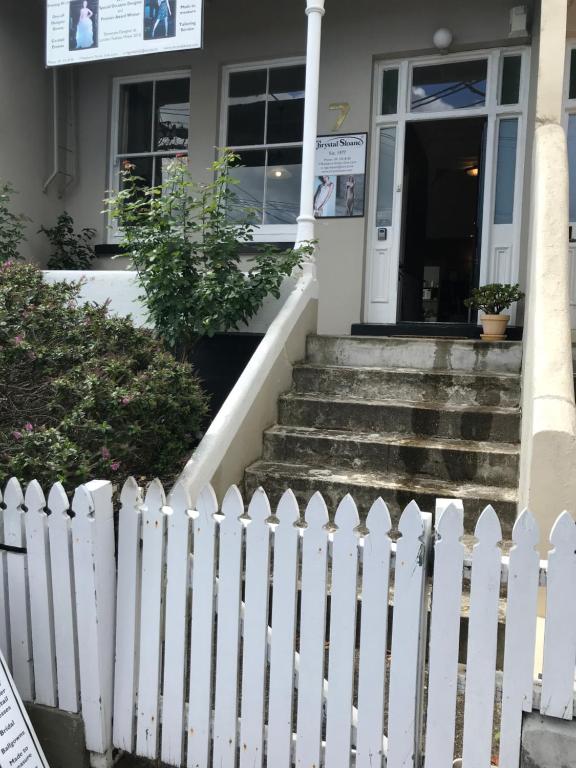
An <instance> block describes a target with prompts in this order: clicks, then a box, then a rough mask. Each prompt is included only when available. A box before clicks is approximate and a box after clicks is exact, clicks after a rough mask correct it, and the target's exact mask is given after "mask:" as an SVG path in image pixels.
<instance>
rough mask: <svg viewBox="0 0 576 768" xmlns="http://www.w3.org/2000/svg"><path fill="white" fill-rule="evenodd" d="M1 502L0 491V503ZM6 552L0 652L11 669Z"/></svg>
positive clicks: (2, 556) (0, 557)
mask: <svg viewBox="0 0 576 768" xmlns="http://www.w3.org/2000/svg"><path fill="white" fill-rule="evenodd" d="M2 501H3V496H2V492H1V491H0V502H2ZM0 542H1V543H2V544H4V543H5V539H4V515H3V514H2V511H1V510H0ZM6 568H7V566H6V552H4V551H3V550H0V651H1V652H2V655H3V656H4V659H5V660H6V664H8V667H9V669H11V668H12V649H11V647H10V603H9V599H8V574H7V571H6Z"/></svg>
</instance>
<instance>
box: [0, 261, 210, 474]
mask: <svg viewBox="0 0 576 768" xmlns="http://www.w3.org/2000/svg"><path fill="white" fill-rule="evenodd" d="M79 288H80V283H65V282H62V283H56V284H54V285H49V284H48V283H45V282H44V281H43V279H42V274H41V272H40V271H39V270H37V269H36V268H35V267H32V266H30V265H23V264H16V263H13V262H7V263H5V264H3V265H2V266H1V267H0V475H2V476H3V480H5V479H6V478H8V477H9V476H11V475H14V476H16V477H18V478H20V479H21V480H23V481H28V480H31V479H32V478H37V479H38V480H39V481H40V482H43V483H46V484H47V483H52V482H55V481H56V480H60V481H62V482H64V483H65V484H66V485H67V487H73V486H74V485H76V484H78V483H81V482H85V481H86V480H89V479H92V478H104V479H107V478H110V479H113V478H114V477H116V476H119V475H123V476H125V475H128V474H132V475H135V476H138V477H145V478H151V477H154V476H159V477H160V478H162V479H163V480H164V481H166V482H169V481H170V480H172V479H173V478H174V476H175V475H176V474H177V473H178V472H179V470H180V469H181V467H182V465H183V462H184V461H185V459H186V458H187V455H188V454H189V452H190V450H191V449H192V448H193V447H194V445H195V443H196V442H197V439H198V431H199V429H200V427H201V424H202V420H203V417H204V414H205V413H206V402H205V397H204V395H203V393H202V391H201V389H200V386H199V383H198V381H197V379H196V378H195V377H194V374H193V371H192V369H191V367H190V366H189V365H187V364H182V363H178V362H176V361H175V360H174V358H173V357H172V355H170V354H169V353H167V352H164V351H163V350H162V349H161V346H160V344H159V342H158V341H157V340H156V339H155V338H154V336H153V335H152V334H151V332H149V331H147V330H144V329H140V328H136V327H135V326H134V325H133V323H132V321H131V320H130V319H127V318H116V317H111V316H109V314H108V309H107V306H105V305H104V306H97V305H93V304H92V305H81V304H79V303H78V301H77V298H78V293H79Z"/></svg>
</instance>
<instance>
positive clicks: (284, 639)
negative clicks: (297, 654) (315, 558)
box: [267, 490, 300, 768]
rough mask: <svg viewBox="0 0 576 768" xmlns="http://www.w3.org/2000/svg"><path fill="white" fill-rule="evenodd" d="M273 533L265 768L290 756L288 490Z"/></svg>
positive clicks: (293, 556)
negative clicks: (268, 696)
mask: <svg viewBox="0 0 576 768" xmlns="http://www.w3.org/2000/svg"><path fill="white" fill-rule="evenodd" d="M276 516H277V517H278V520H279V525H278V526H277V528H276V530H275V532H274V573H273V580H272V638H271V647H270V698H269V708H268V741H267V766H268V768H289V766H290V765H291V754H292V726H293V716H292V707H293V703H294V651H295V642H296V608H297V584H298V543H299V539H300V533H299V529H298V528H297V527H295V523H296V522H297V521H298V520H299V519H300V510H299V508H298V502H297V501H296V497H295V496H294V494H293V492H292V491H290V490H288V491H286V492H285V493H284V494H283V495H282V498H281V499H280V503H279V504H278V509H277V511H276Z"/></svg>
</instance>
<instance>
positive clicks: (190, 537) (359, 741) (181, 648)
mask: <svg viewBox="0 0 576 768" xmlns="http://www.w3.org/2000/svg"><path fill="white" fill-rule="evenodd" d="M196 507H197V508H196V509H194V510H193V509H191V508H190V503H189V499H188V498H187V495H186V492H185V490H184V488H183V486H181V485H176V487H175V488H174V489H173V491H172V492H171V494H170V495H169V496H168V497H167V498H166V496H165V492H164V490H163V488H162V486H161V484H160V483H159V482H157V481H155V482H153V483H151V484H150V486H149V487H148V488H147V490H146V491H145V493H144V492H143V491H142V490H141V489H140V488H139V487H138V486H137V485H136V483H135V482H134V481H133V480H128V481H127V483H126V484H125V486H124V488H123V489H122V493H121V497H120V509H119V520H118V540H117V552H116V547H115V540H114V528H113V504H112V493H111V486H110V484H109V483H98V482H94V483H89V484H88V485H87V486H82V487H81V488H79V489H78V490H77V491H76V493H75V495H74V499H73V502H72V505H71V506H70V505H69V503H68V498H67V496H66V494H65V493H64V490H63V489H62V487H61V486H60V485H58V484H57V485H55V486H54V487H53V488H52V490H51V491H50V493H49V494H48V499H47V500H46V498H45V496H44V495H43V492H42V490H41V489H40V487H39V485H38V484H37V483H36V482H33V483H31V484H30V485H29V486H28V488H27V489H26V491H25V493H24V492H23V491H22V489H21V488H20V486H19V484H18V483H17V482H16V481H15V480H11V481H10V482H9V483H8V485H7V487H6V490H5V494H4V500H3V512H2V515H1V519H2V536H1V537H0V541H2V542H3V544H2V548H1V550H0V558H1V562H0V647H1V649H2V651H3V653H4V655H5V657H6V659H7V661H8V662H9V664H10V666H11V669H12V671H13V674H14V677H15V680H16V683H17V685H18V687H19V689H20V691H21V693H22V695H23V697H24V698H25V699H26V700H28V701H32V702H37V703H41V704H44V705H46V706H50V707H59V708H60V709H63V710H66V711H69V712H81V713H82V716H83V718H84V721H85V725H86V739H87V748H88V749H89V750H90V751H91V752H93V753H98V754H100V755H104V756H108V758H107V759H108V761H109V762H110V761H111V747H112V745H113V746H114V747H116V748H119V749H122V750H125V751H127V752H131V753H135V754H138V755H141V756H144V757H148V758H151V759H157V758H159V759H161V760H162V761H163V762H165V763H166V764H168V765H174V766H180V765H182V766H187V767H188V768H204V767H206V768H207V767H208V766H211V765H214V766H218V768H236V767H237V766H238V767H239V768H248V766H250V768H254V767H255V766H256V768H260V767H262V768H263V767H264V766H267V768H281V767H282V766H286V768H288V766H291V765H297V766H311V765H316V766H320V765H326V766H328V767H329V768H332V767H334V768H338V767H340V766H341V767H342V768H348V766H350V765H351V764H353V765H356V766H363V767H364V766H365V767H366V768H374V766H380V767H382V766H383V765H384V764H385V763H384V759H386V760H387V766H388V768H416V766H419V765H422V764H423V765H424V766H425V768H441V767H444V766H449V765H451V763H452V760H453V759H454V758H455V757H460V756H461V755H460V754H456V750H455V736H456V721H457V707H456V702H457V697H458V696H459V695H462V691H463V694H464V721H463V723H460V724H459V729H460V730H461V731H463V747H462V757H463V759H464V764H465V765H466V768H475V766H478V767H480V766H482V768H485V766H487V765H489V764H490V761H491V758H493V757H494V756H495V755H498V756H499V761H500V765H502V766H516V765H518V761H519V751H520V739H521V726H522V716H523V713H524V712H530V711H532V710H533V709H539V710H540V711H541V712H542V714H546V715H549V716H552V717H558V718H563V719H567V720H570V719H572V718H573V716H574V712H575V698H574V672H575V659H576V603H575V601H574V599H573V594H574V587H575V585H576V525H575V524H574V521H573V520H572V518H571V517H570V516H569V515H568V514H567V513H563V514H562V515H561V516H560V517H559V518H558V520H557V522H556V525H555V526H554V529H553V531H552V534H551V537H550V539H551V551H550V556H549V559H548V561H540V560H539V557H538V554H537V552H536V549H535V547H536V545H537V543H538V529H537V526H536V523H535V521H534V519H533V517H532V516H531V515H530V513H529V512H527V511H526V512H524V513H522V515H521V516H520V517H519V518H518V520H517V521H516V524H515V526H514V531H513V546H512V549H511V550H510V553H509V555H506V556H504V555H503V552H502V549H501V546H500V539H501V529H500V523H499V521H498V517H497V515H496V513H495V511H494V510H493V509H492V508H491V507H487V508H486V509H485V510H484V512H483V513H482V515H481V516H480V518H479V519H478V522H477V525H476V530H475V544H474V547H473V550H472V552H470V553H467V552H466V550H465V546H464V544H463V543H462V540H461V537H462V534H463V513H462V509H461V508H460V509H459V508H457V507H456V506H454V505H451V506H448V508H447V509H446V510H445V511H444V512H443V514H442V515H441V517H440V518H439V519H438V520H437V521H436V526H435V531H434V532H433V531H432V526H431V522H432V521H431V515H430V514H427V513H424V512H421V511H420V509H419V508H418V506H417V505H416V504H415V503H414V502H412V503H411V504H409V505H408V507H406V509H405V510H404V512H403V514H402V516H401V518H400V520H399V523H398V526H397V530H398V534H396V533H394V529H393V526H392V522H391V519H390V514H389V512H388V509H387V507H386V505H385V503H384V502H383V501H382V500H381V499H379V500H377V501H376V502H375V503H374V505H373V507H372V509H371V510H370V512H369V514H368V516H367V518H366V520H365V522H364V523H361V522H360V517H359V514H358V510H357V508H356V505H355V503H354V500H353V499H352V497H350V496H346V497H345V498H344V499H343V500H342V502H341V503H340V505H339V507H338V509H337V510H335V511H334V510H328V509H327V507H326V504H325V502H324V500H323V498H322V497H321V496H320V494H315V495H314V496H313V497H312V498H311V500H310V502H309V503H308V505H307V506H306V508H305V509H300V508H299V506H298V503H297V501H296V499H295V497H294V494H293V493H292V492H291V491H287V492H286V493H285V494H284V496H283V498H282V500H281V501H280V503H279V505H278V507H277V508H276V509H271V507H270V504H269V501H268V498H267V497H266V494H265V493H264V492H263V491H262V490H259V491H257V492H256V493H255V494H254V496H253V497H252V499H251V500H250V502H249V504H248V505H247V506H246V505H245V502H244V500H243V499H242V496H241V494H240V492H239V490H238V489H237V488H236V487H232V488H230V490H229V491H228V493H227V494H226V497H225V498H224V500H223V501H222V504H221V505H219V504H218V501H217V499H216V496H215V494H214V492H213V490H212V488H211V487H210V486H208V487H207V488H205V489H204V491H203V492H202V493H201V494H200V496H199V498H198V502H197V505H196ZM115 558H116V563H117V583H116V568H115V563H114V559H115ZM463 589H465V590H466V592H469V610H468V611H467V615H468V632H467V649H466V653H465V656H466V667H465V673H464V672H463V668H462V667H460V666H459V658H460V657H461V656H462V651H461V650H460V645H461V639H462V638H461V631H462V593H463ZM539 589H546V590H547V595H546V597H547V617H546V631H545V644H544V658H543V669H542V679H541V680H537V681H534V679H533V678H534V674H533V669H534V654H535V637H536V631H535V630H536V615H537V597H538V590H539ZM392 606H393V611H392V610H391V608H392ZM503 613H505V630H504V644H503V664H500V666H501V667H502V669H500V670H498V669H497V667H498V666H499V665H498V662H497V658H498V656H497V650H498V627H499V624H500V626H502V622H503V621H504V619H503V617H502V614H503ZM501 655H502V654H501ZM113 666H114V670H113V669H112V668H113ZM426 673H427V685H425V681H426ZM496 704H499V706H498V707H496ZM496 733H498V734H499V739H496V740H495V738H494V734H496Z"/></svg>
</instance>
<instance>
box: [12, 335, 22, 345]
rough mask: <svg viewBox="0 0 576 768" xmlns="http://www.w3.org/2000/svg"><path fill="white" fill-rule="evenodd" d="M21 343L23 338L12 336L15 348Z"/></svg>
mask: <svg viewBox="0 0 576 768" xmlns="http://www.w3.org/2000/svg"><path fill="white" fill-rule="evenodd" d="M23 341H24V336H20V335H18V336H14V344H16V346H18V344H22V342H23Z"/></svg>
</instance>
